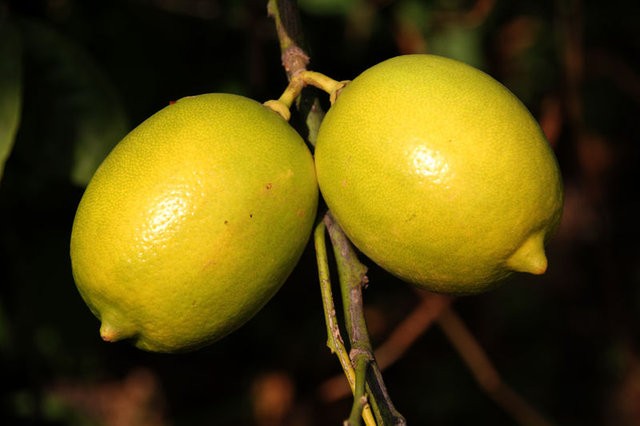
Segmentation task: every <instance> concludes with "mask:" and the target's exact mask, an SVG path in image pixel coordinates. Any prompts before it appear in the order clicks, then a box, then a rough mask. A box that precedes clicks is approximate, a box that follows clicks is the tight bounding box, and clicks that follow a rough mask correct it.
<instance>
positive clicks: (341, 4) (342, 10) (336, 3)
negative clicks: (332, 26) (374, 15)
mask: <svg viewBox="0 0 640 426" xmlns="http://www.w3.org/2000/svg"><path fill="white" fill-rule="evenodd" d="M357 2H358V0H299V1H298V6H299V7H300V9H302V10H303V11H305V12H307V13H309V14H312V15H346V14H348V13H349V11H351V9H352V8H353V6H354V5H355V4H356V3H357Z"/></svg>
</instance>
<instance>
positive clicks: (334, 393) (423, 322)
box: [318, 292, 453, 402]
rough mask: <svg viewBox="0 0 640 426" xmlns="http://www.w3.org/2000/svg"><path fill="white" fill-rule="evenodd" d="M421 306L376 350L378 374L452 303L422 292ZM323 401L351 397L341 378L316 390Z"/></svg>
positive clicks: (325, 383) (402, 353)
mask: <svg viewBox="0 0 640 426" xmlns="http://www.w3.org/2000/svg"><path fill="white" fill-rule="evenodd" d="M419 294H420V295H421V298H420V302H419V303H418V305H416V307H415V308H414V309H413V311H411V313H409V315H407V316H406V317H405V318H404V319H403V320H402V321H401V322H400V323H399V324H398V325H397V326H396V327H395V328H394V329H393V331H392V332H391V333H390V334H389V336H388V337H387V339H386V340H385V341H384V342H383V343H382V344H381V345H380V346H379V347H378V348H377V349H376V350H375V358H376V360H377V361H378V366H379V368H380V370H382V371H384V370H385V369H386V368H388V367H389V366H391V365H392V364H394V363H395V362H396V361H397V360H398V359H400V358H402V356H403V355H404V354H405V353H406V351H407V350H409V348H410V347H411V346H412V345H413V344H414V343H415V342H416V341H417V340H418V338H420V336H422V335H423V334H424V333H425V332H426V331H427V330H428V329H429V327H430V326H431V324H433V322H434V321H435V320H436V319H437V317H438V316H439V315H440V313H441V312H442V311H444V310H445V309H446V308H447V307H448V306H450V304H451V302H452V301H453V299H452V298H451V297H448V296H443V295H439V294H434V293H427V292H421V293H419ZM318 392H319V394H320V397H321V398H322V400H324V401H326V402H333V401H337V400H339V399H342V398H345V397H346V396H348V395H350V388H349V385H348V383H347V382H346V380H345V379H344V377H343V376H341V375H338V376H334V377H331V378H330V379H328V380H326V381H325V382H324V383H322V384H321V385H320V388H319V390H318Z"/></svg>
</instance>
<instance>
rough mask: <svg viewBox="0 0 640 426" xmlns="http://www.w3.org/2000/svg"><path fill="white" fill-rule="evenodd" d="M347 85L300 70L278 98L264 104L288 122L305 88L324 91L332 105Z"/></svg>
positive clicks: (317, 73) (291, 78)
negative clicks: (294, 104) (293, 106)
mask: <svg viewBox="0 0 640 426" xmlns="http://www.w3.org/2000/svg"><path fill="white" fill-rule="evenodd" d="M347 84H348V82H347V81H336V80H334V79H332V78H331V77H328V76H326V75H324V74H322V73H319V72H316V71H308V70H300V71H299V72H298V73H296V74H294V75H292V76H291V77H290V80H289V84H288V85H287V87H286V88H285V89H284V92H282V95H280V98H278V99H277V100H270V101H267V102H265V103H264V104H265V106H268V107H269V108H271V109H272V110H274V111H275V112H277V113H278V114H280V115H281V116H282V118H284V119H285V120H287V121H289V118H291V112H290V109H291V106H292V105H293V103H294V102H295V100H296V99H297V98H298V97H299V96H300V93H302V89H304V88H305V87H306V86H314V87H317V88H318V89H321V90H323V91H325V92H326V93H327V94H329V100H330V102H331V103H332V104H333V103H334V102H335V100H336V99H337V96H338V94H339V93H340V91H341V90H342V89H343V88H344V87H345V86H346V85H347Z"/></svg>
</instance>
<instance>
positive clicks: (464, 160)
mask: <svg viewBox="0 0 640 426" xmlns="http://www.w3.org/2000/svg"><path fill="white" fill-rule="evenodd" d="M325 78H326V77H325ZM314 81H315V80H314ZM331 81H332V80H331ZM333 83H336V82H333ZM331 86H332V91H335V89H336V88H337V87H340V86H339V85H337V84H331ZM316 172H317V183H316ZM318 185H319V187H320V190H321V192H322V195H323V197H324V199H325V200H326V202H327V204H328V206H329V208H330V209H331V211H332V212H333V215H334V216H335V217H336V219H337V221H338V223H339V224H340V225H341V227H342V228H343V229H344V231H345V233H346V234H347V235H348V236H349V238H350V239H351V240H352V241H353V243H354V244H355V245H356V246H357V247H358V248H359V249H360V250H361V251H362V252H363V253H364V254H366V255H367V256H368V257H370V258H371V259H372V260H373V261H375V262H376V263H378V264H379V265H381V266H382V267H383V268H385V269H387V270H388V271H389V272H391V273H393V274H395V275H397V276H399V277H400V278H402V279H404V280H406V281H409V282H411V283H414V284H416V285H418V286H421V287H423V288H427V289H430V290H434V291H440V292H447V293H457V294H460V293H476V292H479V291H483V290H486V289H487V288H489V287H490V286H491V285H493V284H494V283H496V282H499V281H500V280H502V279H503V278H504V277H506V276H507V275H509V273H510V272H511V271H514V270H515V271H523V272H532V273H542V272H544V270H545V269H546V258H545V256H544V250H543V245H544V242H545V240H546V239H547V237H548V235H549V233H550V231H551V230H552V229H553V228H554V227H555V225H556V224H557V222H558V220H559V216H560V211H561V205H562V189H561V183H560V175H559V172H558V168H557V164H556V162H555V159H554V156H553V153H552V151H551V149H550V148H549V146H548V144H547V142H546V141H545V139H544V136H543V135H542V133H541V131H540V129H539V127H538V125H537V124H536V123H535V121H534V119H533V118H532V117H531V115H530V114H529V112H528V111H527V110H526V108H525V107H524V106H523V105H522V104H521V103H520V102H519V101H518V100H517V99H516V98H515V97H514V96H513V95H512V94H511V93H510V92H509V91H508V90H507V89H505V88H504V87H503V86H501V85H500V84H499V83H497V82H496V81H495V80H493V79H492V78H490V77H489V76H487V75H486V74H484V73H482V72H480V71H478V70H475V69H473V68H471V67H469V66H467V65H464V64H461V63H459V62H456V61H453V60H450V59H445V58H441V57H436V56H430V55H410V56H401V57H397V58H393V59H390V60H388V61H385V62H383V63H381V64H378V65H376V66H374V67H372V68H370V69H369V70H367V71H365V72H364V73H363V74H361V75H360V76H358V77H357V78H356V79H355V80H354V81H353V82H351V83H349V84H348V85H347V86H346V88H344V89H343V90H342V91H341V93H340V96H339V97H338V98H337V100H336V101H335V103H334V104H333V105H332V106H331V108H330V109H329V111H328V113H327V115H326V117H325V119H324V121H323V123H322V125H321V127H320V131H319V134H318V140H317V145H316V151H315V171H314V158H312V156H311V154H310V153H309V151H308V150H307V148H306V146H305V144H304V142H303V141H302V139H301V138H300V136H299V135H298V134H297V133H296V132H295V131H294V130H293V129H292V128H291V127H289V126H288V124H287V123H286V121H285V120H284V119H282V118H281V117H280V116H279V115H277V114H276V113H274V112H273V111H271V110H269V109H268V108H266V107H264V106H263V105H260V104H259V103H257V102H254V101H251V100H248V99H246V98H242V97H239V96H234V95H222V94H210V95H201V96H196V97H191V98H184V99H182V100H180V101H178V102H177V103H175V104H173V105H170V106H168V107H166V108H165V109H163V110H162V111H160V112H158V113H157V114H155V115H154V116H152V117H151V118H149V119H148V120H147V121H145V122H144V123H143V124H141V125H140V126H139V127H138V128H136V129H135V130H134V131H133V132H131V133H130V134H129V135H128V136H127V137H126V138H125V139H124V140H123V141H122V142H121V143H120V144H119V145H118V146H117V147H116V148H115V149H114V151H113V152H112V153H111V154H110V155H109V157H108V158H107V159H106V160H105V162H104V163H103V165H101V167H100V168H99V169H98V171H97V172H96V174H95V176H94V178H93V179H92V181H91V183H90V184H89V186H88V188H87V191H86V193H85V195H84V197H83V199H82V201H81V203H80V206H79V208H78V213H77V216H76V219H75V222H74V228H73V232H72V238H71V257H72V266H73V272H74V278H75V280H76V283H77V285H78V288H79V290H80V293H81V294H82V296H83V298H84V299H85V301H86V302H87V304H88V305H89V306H90V308H91V309H92V311H93V312H94V313H95V314H96V316H98V318H100V319H101V321H102V327H101V334H102V336H103V338H104V339H105V340H109V341H112V340H118V339H122V338H130V339H132V340H133V341H134V343H135V344H136V345H137V346H138V347H141V348H143V349H147V350H153V351H167V352H172V351H178V350H186V349H192V348H196V347H198V346H201V345H204V344H207V343H209V342H212V341H214V340H217V339H219V338H221V337H222V336H224V335H226V334H228V333H229V332H231V331H233V330H234V329H235V328H237V327H239V326H240V325H242V324H243V323H244V322H245V321H247V320H248V319H249V318H250V317H251V316H253V315H254V314H255V313H256V312H257V311H258V310H259V309H260V308H261V307H262V306H263V305H264V303H266V302H267V301H268V300H269V298H270V297H271V296H272V295H273V294H274V293H275V292H276V291H277V290H278V288H279V287H280V285H281V284H282V283H283V282H284V280H285V279H286V277H287V276H288V274H289V273H290V271H291V270H292V268H293V267H294V266H295V264H296V262H297V260H298V258H299V257H300V255H301V252H302V250H303V248H304V246H305V244H306V242H307V239H308V237H309V235H310V232H311V227H312V224H313V220H314V218H315V214H316V206H317V198H318V189H317V188H318Z"/></svg>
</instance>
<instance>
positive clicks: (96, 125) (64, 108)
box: [22, 20, 128, 185]
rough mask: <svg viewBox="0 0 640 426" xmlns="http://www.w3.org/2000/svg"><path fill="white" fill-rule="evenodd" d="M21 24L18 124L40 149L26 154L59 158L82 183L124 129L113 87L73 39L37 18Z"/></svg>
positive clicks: (125, 128) (36, 159) (126, 127)
mask: <svg viewBox="0 0 640 426" xmlns="http://www.w3.org/2000/svg"><path fill="white" fill-rule="evenodd" d="M22 29H23V34H24V39H25V55H26V56H27V58H28V61H27V62H26V65H25V66H26V67H29V69H28V70H26V71H27V72H26V76H27V77H26V79H25V92H28V93H29V96H26V97H25V110H28V111H29V117H28V118H29V120H30V121H29V123H27V117H26V116H25V119H24V123H23V127H27V126H28V127H29V129H28V130H27V131H25V132H24V133H25V134H26V135H25V137H26V138H30V139H32V140H31V141H30V142H31V144H32V145H33V147H34V149H36V150H39V151H40V152H38V153H32V154H30V155H32V159H33V160H34V161H36V162H38V159H40V160H41V159H42V157H45V158H46V159H47V160H48V162H49V163H50V162H52V161H56V162H58V163H60V165H59V166H58V167H63V166H64V171H65V173H69V177H70V179H71V181H72V182H73V183H75V184H77V185H86V184H87V183H88V182H89V180H90V179H91V177H92V176H93V173H94V172H95V170H96V169H97V168H98V166H99V165H100V163H101V162H102V160H103V159H104V157H105V156H106V155H107V154H108V153H109V151H110V150H111V149H112V148H113V147H114V146H115V144H116V143H118V141H119V140H120V139H121V138H122V137H123V136H124V135H125V133H126V132H127V130H128V124H127V120H126V117H125V113H124V108H123V106H122V103H121V101H120V98H119V96H118V93H117V90H116V89H115V88H114V87H113V86H112V84H111V82H110V81H109V79H108V78H107V76H106V75H105V73H104V71H103V70H102V69H101V68H100V67H99V66H98V64H96V63H95V62H94V60H93V59H92V58H91V57H90V55H89V54H88V53H87V52H86V51H85V50H84V49H83V48H82V46H80V45H79V44H78V43H76V42H75V41H74V40H73V39H70V38H67V37H65V36H63V35H61V34H59V33H58V32H57V31H55V30H54V29H53V28H51V27H49V26H47V25H45V24H42V23H39V22H37V21H28V20H25V21H23V22H22ZM30 101H31V102H32V104H28V103H29V102H30ZM34 104H37V105H34ZM33 139H35V141H34V140H33ZM65 156H70V158H64V157H65ZM56 172H57V173H59V172H60V171H59V170H54V174H55V173H56Z"/></svg>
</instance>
